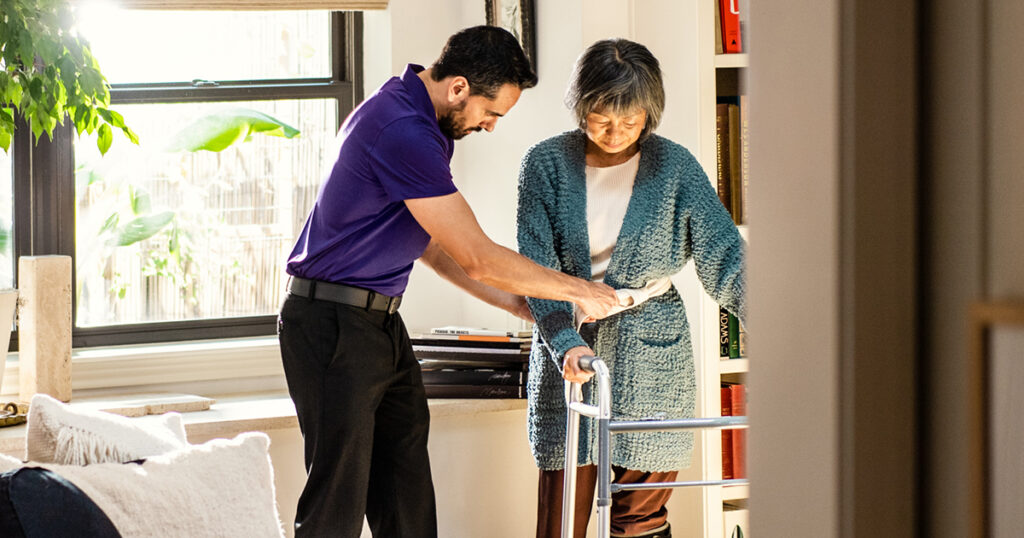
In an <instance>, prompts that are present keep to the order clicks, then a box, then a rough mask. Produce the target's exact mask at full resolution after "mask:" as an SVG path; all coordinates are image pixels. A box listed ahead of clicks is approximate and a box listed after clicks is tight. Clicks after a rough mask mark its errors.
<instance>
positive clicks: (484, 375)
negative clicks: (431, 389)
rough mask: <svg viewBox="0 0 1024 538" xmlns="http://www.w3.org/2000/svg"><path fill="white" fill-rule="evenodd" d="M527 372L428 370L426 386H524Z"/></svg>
mask: <svg viewBox="0 0 1024 538" xmlns="http://www.w3.org/2000/svg"><path fill="white" fill-rule="evenodd" d="M525 383H526V372H523V371H515V370H426V371H424V372H423V384H424V385H524V384H525Z"/></svg>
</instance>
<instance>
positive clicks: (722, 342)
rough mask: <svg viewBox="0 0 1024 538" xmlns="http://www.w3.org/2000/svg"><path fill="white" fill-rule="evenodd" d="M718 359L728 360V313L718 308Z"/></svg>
mask: <svg viewBox="0 0 1024 538" xmlns="http://www.w3.org/2000/svg"><path fill="white" fill-rule="evenodd" d="M718 357H719V358H721V359H728V358H729V311H728V310H726V309H724V308H722V307H718Z"/></svg>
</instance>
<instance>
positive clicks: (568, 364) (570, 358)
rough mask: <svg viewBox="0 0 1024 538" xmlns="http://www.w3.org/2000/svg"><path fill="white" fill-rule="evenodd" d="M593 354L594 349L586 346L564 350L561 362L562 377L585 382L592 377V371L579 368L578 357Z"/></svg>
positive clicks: (576, 381) (574, 381)
mask: <svg viewBox="0 0 1024 538" xmlns="http://www.w3.org/2000/svg"><path fill="white" fill-rule="evenodd" d="M586 356H591V357H593V356H594V350H593V349H590V348H589V347H587V346H576V347H574V348H571V349H570V350H569V351H566V352H565V358H564V360H563V362H562V377H563V378H565V379H566V380H568V381H571V382H573V383H586V382H587V381H590V378H591V377H594V373H593V372H584V371H583V370H580V357H586Z"/></svg>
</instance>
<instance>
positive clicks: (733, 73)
mask: <svg viewBox="0 0 1024 538" xmlns="http://www.w3.org/2000/svg"><path fill="white" fill-rule="evenodd" d="M717 7H718V2H717V0H703V1H701V2H699V5H698V11H697V16H698V20H699V22H700V25H701V29H702V30H701V35H700V37H699V39H700V44H699V46H698V55H699V70H700V71H699V72H700V98H699V99H700V134H699V136H700V153H699V155H698V158H699V159H700V160H701V162H702V164H704V168H705V170H706V171H707V173H708V177H709V179H710V180H711V182H712V184H713V185H714V186H715V187H716V190H717V187H718V160H717V151H716V116H717V110H716V108H717V105H718V103H719V98H720V97H723V96H730V97H731V96H735V97H737V98H738V96H740V95H745V94H746V88H745V74H746V69H747V68H748V67H749V65H750V56H749V54H748V53H747V52H746V51H747V50H748V49H747V48H744V52H743V53H739V54H720V53H716V50H715V39H716V35H715V24H716V22H717V21H716V17H715V15H716V13H715V10H716V9H717ZM744 18H745V16H744ZM747 44H748V43H747V42H745V43H744V47H746V46H747ZM744 104H745V103H744ZM739 230H740V234H741V235H742V236H743V238H744V239H745V240H747V241H749V239H750V238H749V235H748V232H749V230H748V227H747V226H746V224H742V225H740V226H739ZM718 315H719V310H718V304H717V303H716V302H715V301H714V300H712V299H711V298H710V297H708V296H707V295H705V294H701V305H700V318H701V319H700V329H699V332H700V334H699V336H697V335H695V337H697V338H699V339H700V345H698V346H695V353H696V354H697V355H696V371H697V385H698V391H699V394H698V398H699V399H698V401H699V404H698V409H697V412H698V413H699V414H700V416H718V415H720V414H721V392H720V387H721V385H722V383H743V384H746V383H747V375H746V374H747V372H748V371H749V369H750V359H749V358H739V359H722V358H720V352H719V330H718V325H719V324H718V319H719V318H718ZM747 389H748V390H747V392H748V393H749V387H747ZM697 442H698V444H699V445H700V450H699V457H700V460H699V462H698V461H695V462H694V463H695V464H697V463H699V465H700V467H701V479H703V480H715V479H720V478H722V435H721V432H719V431H706V432H703V433H702V434H701V435H700V438H699V439H698V441H697ZM749 496H750V488H749V486H745V485H744V486H724V487H709V488H704V491H703V494H702V499H701V501H702V515H703V529H702V531H703V532H702V533H701V535H702V536H704V537H706V538H720V537H722V536H724V534H725V529H724V524H723V513H724V507H725V503H729V504H730V505H733V506H741V507H746V503H747V499H748V498H749Z"/></svg>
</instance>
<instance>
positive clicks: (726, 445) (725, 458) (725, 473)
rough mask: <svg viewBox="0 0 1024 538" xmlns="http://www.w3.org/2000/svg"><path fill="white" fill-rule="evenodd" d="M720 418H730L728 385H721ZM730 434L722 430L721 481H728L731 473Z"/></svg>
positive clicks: (731, 475) (730, 407) (730, 432)
mask: <svg viewBox="0 0 1024 538" xmlns="http://www.w3.org/2000/svg"><path fill="white" fill-rule="evenodd" d="M721 398H722V416H723V417H731V416H732V393H731V391H730V389H729V385H722V392H721ZM732 434H733V430H722V479H723V480H729V479H731V478H732V477H733V472H732Z"/></svg>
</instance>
